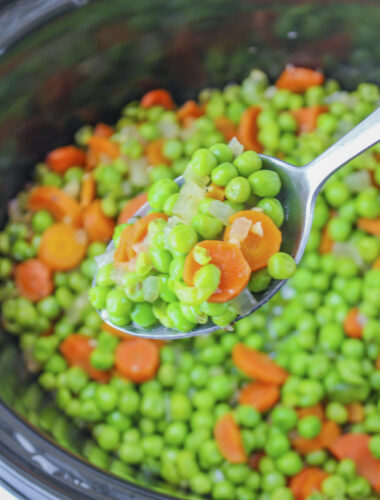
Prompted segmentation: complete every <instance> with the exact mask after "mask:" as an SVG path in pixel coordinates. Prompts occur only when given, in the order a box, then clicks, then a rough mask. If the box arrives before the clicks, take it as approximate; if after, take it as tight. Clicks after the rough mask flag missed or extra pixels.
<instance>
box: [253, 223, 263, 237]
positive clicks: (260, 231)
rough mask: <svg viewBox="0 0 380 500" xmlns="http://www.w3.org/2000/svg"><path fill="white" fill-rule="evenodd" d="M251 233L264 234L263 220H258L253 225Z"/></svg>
mask: <svg viewBox="0 0 380 500" xmlns="http://www.w3.org/2000/svg"><path fill="white" fill-rule="evenodd" d="M251 233H253V234H256V235H257V236H264V230H263V225H262V224H261V222H256V223H255V224H253V225H252V227H251Z"/></svg>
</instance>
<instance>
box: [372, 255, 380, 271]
mask: <svg viewBox="0 0 380 500" xmlns="http://www.w3.org/2000/svg"><path fill="white" fill-rule="evenodd" d="M372 269H380V257H378V258H377V259H376V260H375V262H374V263H373V264H372Z"/></svg>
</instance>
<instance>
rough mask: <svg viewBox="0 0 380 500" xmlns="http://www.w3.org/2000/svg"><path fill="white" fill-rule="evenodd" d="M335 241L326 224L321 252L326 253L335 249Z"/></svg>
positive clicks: (320, 247)
mask: <svg viewBox="0 0 380 500" xmlns="http://www.w3.org/2000/svg"><path fill="white" fill-rule="evenodd" d="M333 246H334V241H333V240H332V239H331V237H330V235H329V232H328V230H327V226H325V227H324V228H323V230H322V238H321V242H320V244H319V249H318V251H319V253H320V254H322V255H324V254H325V253H330V252H331V250H332V249H333Z"/></svg>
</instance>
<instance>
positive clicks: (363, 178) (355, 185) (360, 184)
mask: <svg viewBox="0 0 380 500" xmlns="http://www.w3.org/2000/svg"><path fill="white" fill-rule="evenodd" d="M344 182H345V184H346V185H347V186H348V187H349V188H350V190H351V191H352V192H353V193H359V192H360V191H362V190H363V189H367V188H368V187H371V184H372V182H371V176H370V174H369V172H368V170H357V171H356V172H353V173H352V174H349V175H347V177H345V178H344Z"/></svg>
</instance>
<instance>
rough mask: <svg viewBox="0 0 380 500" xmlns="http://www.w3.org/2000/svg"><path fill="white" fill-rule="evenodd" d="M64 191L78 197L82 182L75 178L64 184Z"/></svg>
mask: <svg viewBox="0 0 380 500" xmlns="http://www.w3.org/2000/svg"><path fill="white" fill-rule="evenodd" d="M62 191H64V192H65V193H66V194H68V195H69V196H71V197H72V198H78V196H79V193H80V184H79V182H78V181H76V180H75V179H73V180H72V181H69V182H68V183H67V184H65V186H63V188H62Z"/></svg>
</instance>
